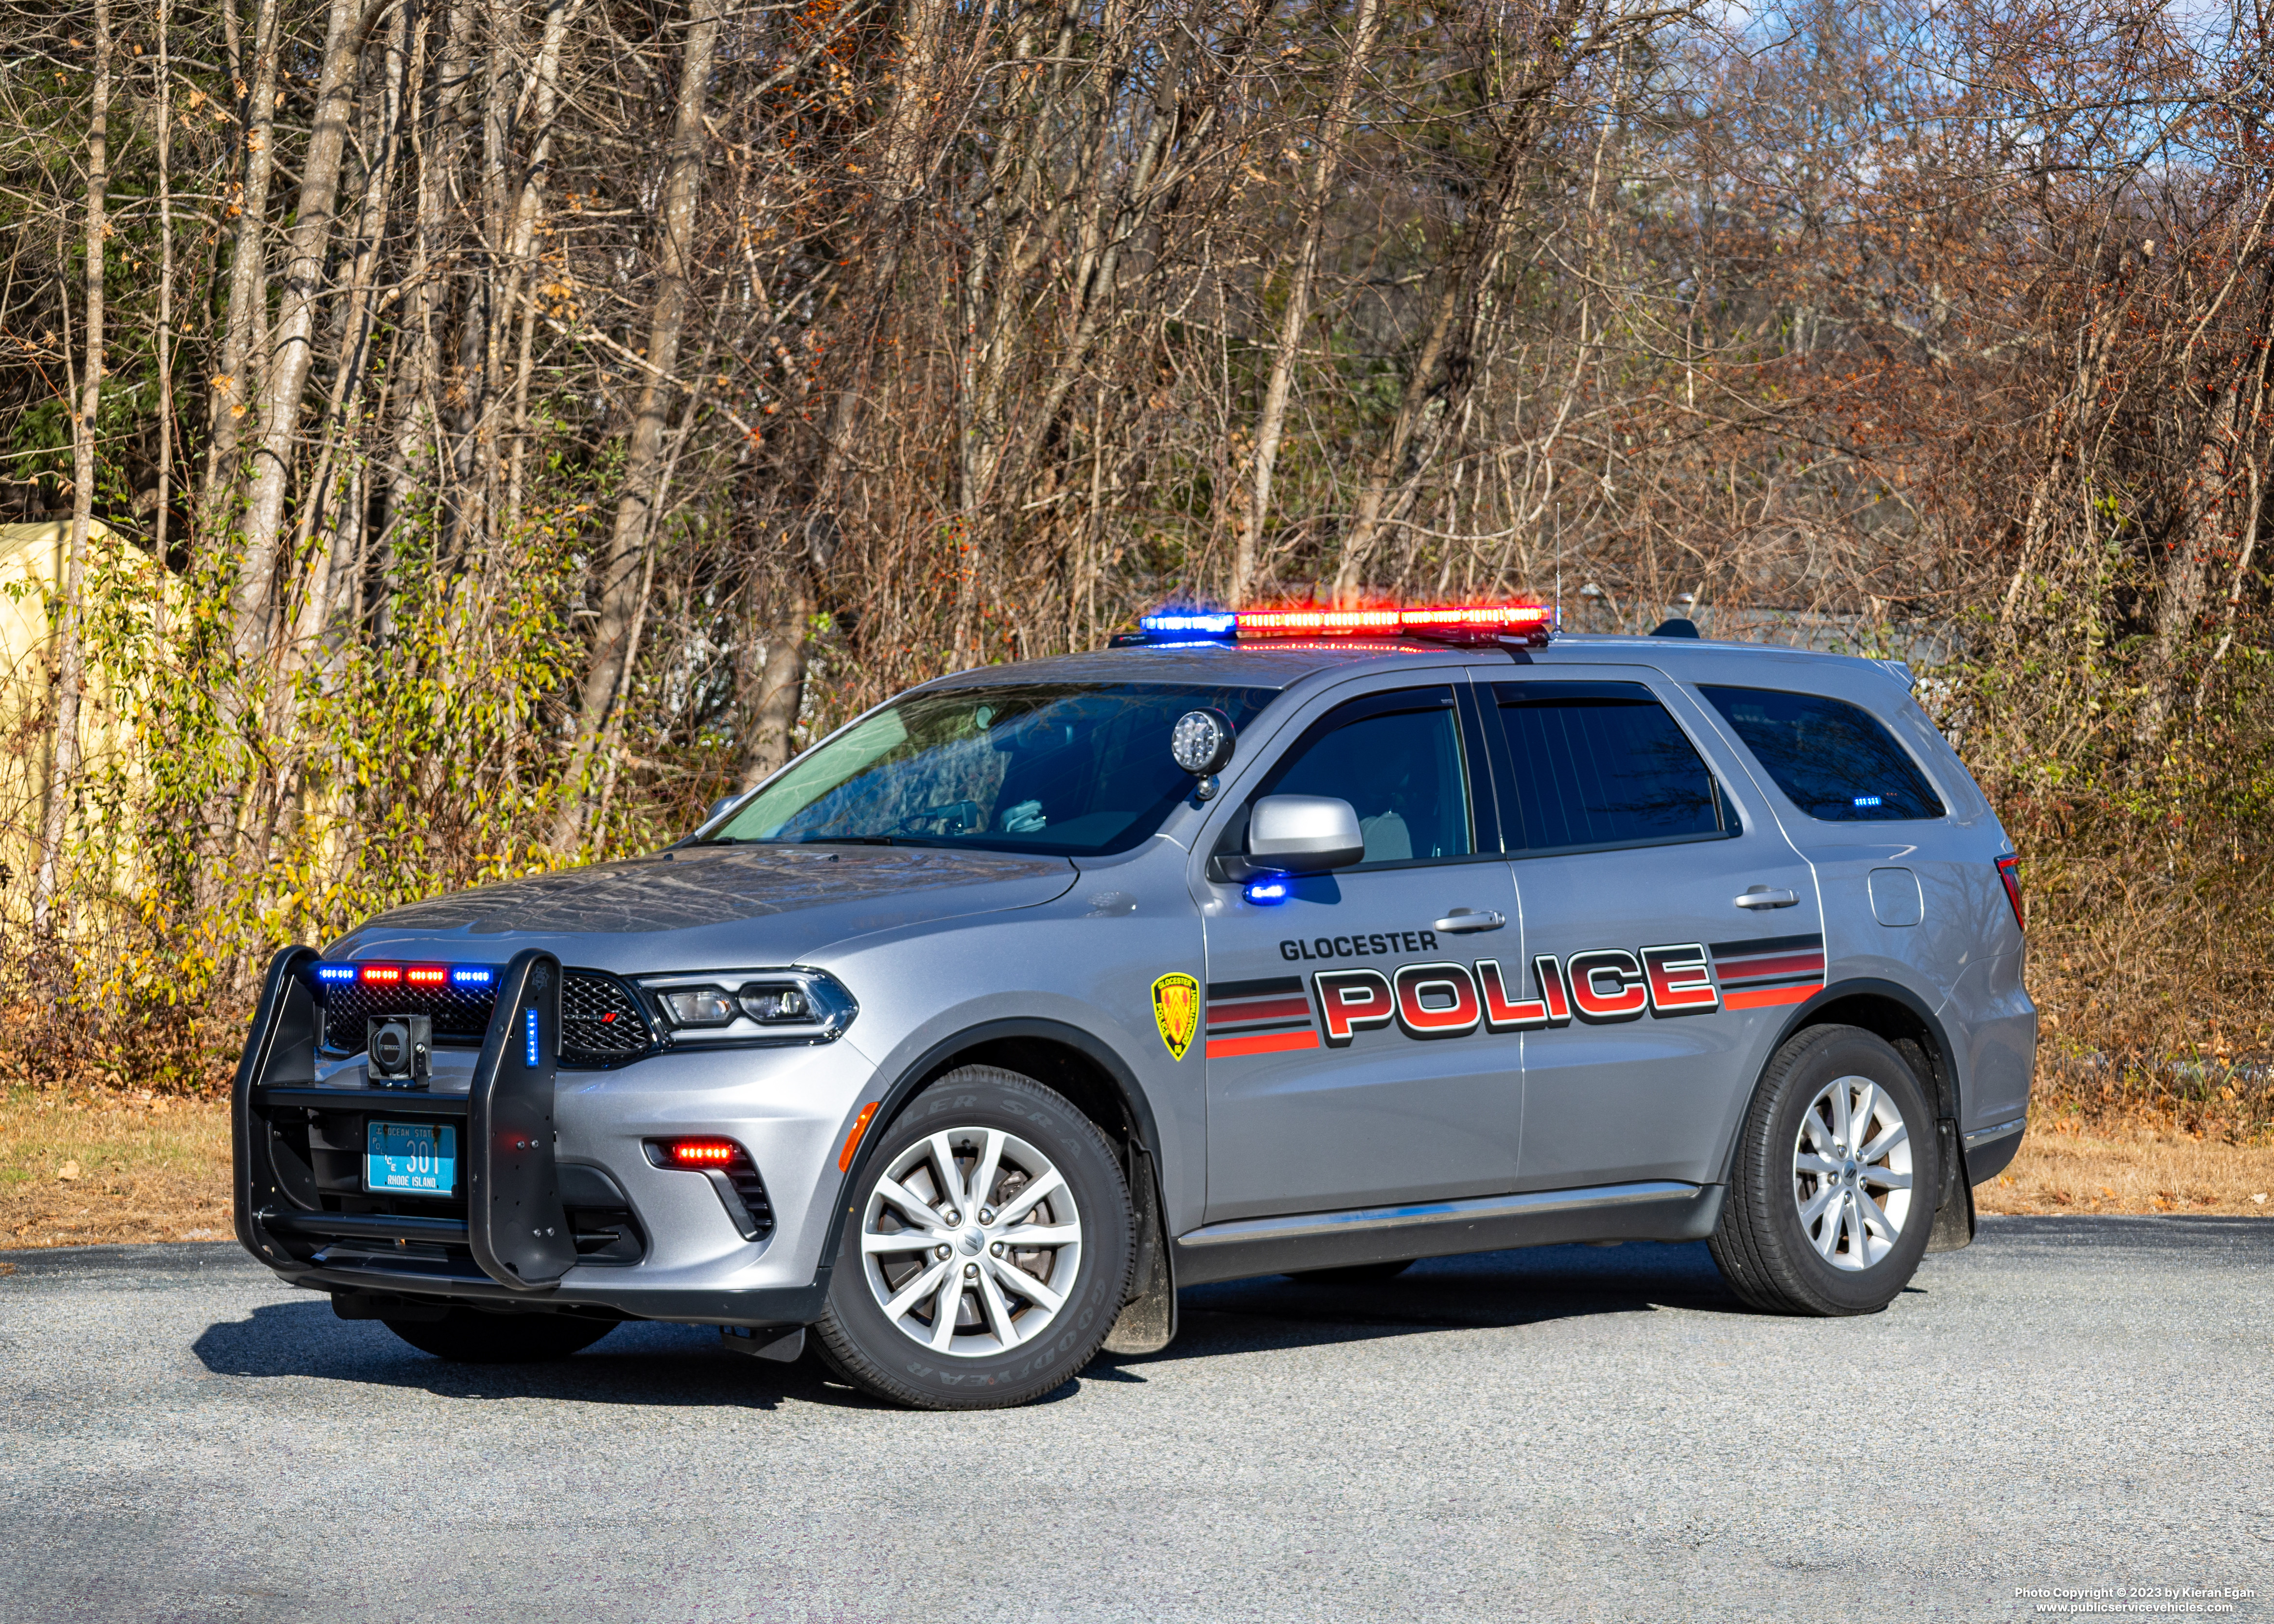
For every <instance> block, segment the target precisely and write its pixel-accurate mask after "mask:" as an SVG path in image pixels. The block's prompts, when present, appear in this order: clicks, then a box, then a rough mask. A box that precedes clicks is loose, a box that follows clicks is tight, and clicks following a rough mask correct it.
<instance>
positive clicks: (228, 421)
mask: <svg viewBox="0 0 2274 1624" xmlns="http://www.w3.org/2000/svg"><path fill="white" fill-rule="evenodd" d="M227 3H228V4H230V6H231V7H232V8H233V7H234V4H235V0H227ZM279 9H280V0H260V9H259V10H258V11H256V12H255V13H254V15H253V23H252V87H251V89H250V90H249V91H248V93H247V99H246V101H245V112H244V117H243V121H242V127H243V130H244V140H245V149H244V150H245V162H244V167H243V169H241V170H240V171H239V174H240V181H239V186H240V192H239V196H238V198H237V245H236V249H235V252H232V253H231V255H230V265H229V313H228V315H227V317H226V318H225V320H224V322H223V325H222V345H221V377H220V379H218V380H215V385H214V389H213V423H212V425H211V431H210V432H211V435H212V438H211V439H210V440H208V441H207V447H206V479H205V490H204V492H203V494H202V495H201V496H200V500H199V503H198V508H199V513H198V531H199V534H200V536H201V537H219V536H220V535H222V533H223V532H224V531H225V530H227V529H228V510H229V507H230V500H231V499H232V498H233V496H234V495H235V493H236V491H237V445H238V430H239V427H240V424H241V419H242V418H243V417H245V413H246V412H247V411H248V410H251V408H250V406H249V405H248V403H247V402H250V401H251V400H252V395H253V389H254V380H253V379H252V378H251V377H250V376H248V375H247V372H246V369H247V368H248V367H249V366H251V365H252V359H253V355H254V338H255V335H256V334H257V333H258V331H259V329H260V327H261V326H262V320H261V318H262V314H263V312H264V311H265V308H266V305H267V297H268V295H267V274H266V272H267V237H266V229H267V215H268V181H269V177H270V176H271V175H272V174H273V173H274V172H275V147H276V56H277V45H276V33H277V15H276V14H277V11H278V10H279Z"/></svg>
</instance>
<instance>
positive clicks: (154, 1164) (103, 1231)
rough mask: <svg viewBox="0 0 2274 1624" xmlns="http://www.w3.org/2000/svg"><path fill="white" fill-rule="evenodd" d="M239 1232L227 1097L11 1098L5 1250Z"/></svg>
mask: <svg viewBox="0 0 2274 1624" xmlns="http://www.w3.org/2000/svg"><path fill="white" fill-rule="evenodd" d="M233 1232H234V1231H233V1229H232V1225H231V1221H230V1138H229V1106H228V1103H227V1102H226V1101H184V1100H168V1099H163V1098H160V1099H152V1100H136V1099H124V1098H119V1097H116V1096H108V1095H99V1094H98V1095H87V1094H70V1095H64V1094H46V1093H43V1094H34V1093H31V1092H29V1091H26V1090H19V1091H16V1092H14V1093H12V1094H10V1095H9V1096H8V1097H7V1098H6V1099H5V1100H0V1250H7V1249H12V1248H28V1247H35V1246H87V1245H96V1244H105V1243H109V1242H117V1241H177V1240H226V1239H228V1238H229V1237H230V1235H231V1234H232V1233H233Z"/></svg>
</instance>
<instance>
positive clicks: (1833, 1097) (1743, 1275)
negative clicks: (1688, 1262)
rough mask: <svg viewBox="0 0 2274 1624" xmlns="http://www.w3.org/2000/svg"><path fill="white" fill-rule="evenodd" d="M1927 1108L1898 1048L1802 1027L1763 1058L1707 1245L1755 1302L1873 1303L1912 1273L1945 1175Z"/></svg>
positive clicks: (1819, 1309) (1767, 1305) (1845, 1032)
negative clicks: (1718, 1215)
mask: <svg viewBox="0 0 2274 1624" xmlns="http://www.w3.org/2000/svg"><path fill="white" fill-rule="evenodd" d="M1936 1156H1937V1139H1936V1135H1935V1121H1934V1114H1933V1113H1932V1111H1931V1110H1930V1109H1928V1107H1927V1102H1926V1095H1925V1093H1924V1091H1923V1090H1922V1089H1921V1088H1920V1086H1919V1082H1918V1079H1916V1077H1914V1076H1913V1075H1912V1074H1911V1069H1910V1067H1909V1066H1908V1065H1906V1064H1904V1063H1903V1059H1902V1056H1901V1055H1899V1054H1897V1053H1896V1052H1895V1051H1894V1049H1892V1048H1891V1047H1889V1046H1888V1045H1887V1044H1886V1042H1884V1041H1881V1040H1880V1039H1879V1038H1877V1037H1875V1036H1873V1035H1872V1034H1871V1033H1868V1032H1865V1031H1864V1030H1863V1029H1862V1028H1860V1027H1856V1026H1811V1027H1810V1028H1809V1029H1808V1030H1807V1031H1805V1032H1802V1033H1800V1034H1797V1035H1796V1036H1795V1037H1794V1038H1792V1039H1791V1040H1790V1041H1788V1042H1787V1043H1786V1044H1785V1045H1784V1047H1783V1048H1781V1049H1778V1050H1777V1052H1776V1054H1775V1056H1773V1058H1772V1059H1771V1060H1770V1061H1769V1064H1768V1069H1767V1071H1765V1072H1764V1073H1762V1076H1761V1084H1760V1087H1759V1089H1758V1092H1757V1093H1756V1094H1754V1096H1753V1103H1752V1107H1751V1109H1750V1110H1749V1111H1748V1112H1747V1113H1746V1116H1745V1125H1744V1128H1743V1132H1742V1133H1741V1134H1740V1135H1739V1138H1738V1141H1737V1154H1736V1159H1735V1161H1734V1162H1733V1163H1732V1165H1731V1167H1730V1169H1729V1192H1728V1199H1727V1200H1725V1201H1724V1202H1723V1204H1722V1207H1721V1222H1720V1224H1719V1225H1718V1226H1717V1227H1716V1228H1715V1229H1714V1231H1713V1237H1712V1238H1711V1239H1710V1240H1709V1241H1708V1242H1707V1243H1706V1244H1707V1246H1708V1248H1709V1249H1710V1250H1711V1251H1712V1252H1713V1261H1714V1262H1715V1263H1716V1264H1718V1265H1719V1266H1720V1267H1721V1274H1722V1278H1724V1279H1725V1280H1727V1281H1728V1283H1729V1287H1730V1289H1732V1290H1734V1291H1735V1292H1736V1294H1737V1295H1738V1296H1739V1297H1743V1299H1744V1300H1745V1301H1746V1302H1747V1303H1749V1304H1751V1305H1752V1306H1753V1307H1755V1308H1761V1309H1766V1310H1768V1311H1769V1312H1772V1313H1787V1314H1869V1313H1877V1312H1879V1310H1880V1309H1883V1308H1885V1307H1886V1305H1887V1304H1889V1303H1891V1302H1893V1301H1894V1299H1895V1295H1896V1293H1898V1292H1900V1291H1901V1289H1903V1287H1904V1286H1905V1285H1907V1284H1908V1283H1909V1281H1910V1277H1911V1273H1912V1271H1913V1270H1915V1269H1916V1268H1917V1267H1918V1260H1919V1258H1920V1256H1921V1255H1922V1254H1923V1253H1924V1252H1925V1251H1926V1243H1927V1236H1928V1233H1929V1231H1931V1229H1933V1228H1934V1201H1935V1195H1936V1192H1938V1191H1939V1189H1940V1187H1941V1181H1940V1177H1939V1171H1940V1170H1939V1167H1938V1166H1937V1162H1936Z"/></svg>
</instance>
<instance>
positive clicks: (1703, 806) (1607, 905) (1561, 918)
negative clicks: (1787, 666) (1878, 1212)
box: [1479, 665, 1824, 1190]
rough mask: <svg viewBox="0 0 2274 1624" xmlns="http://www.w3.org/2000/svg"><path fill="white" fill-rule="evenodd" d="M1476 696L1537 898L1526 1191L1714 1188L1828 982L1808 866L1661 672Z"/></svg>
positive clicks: (1530, 921) (1539, 677) (1528, 909)
mask: <svg viewBox="0 0 2274 1624" xmlns="http://www.w3.org/2000/svg"><path fill="white" fill-rule="evenodd" d="M1479 691H1480V696H1482V695H1489V700H1488V703H1487V704H1486V706H1485V710H1486V711H1487V715H1488V718H1489V721H1488V725H1487V734H1488V737H1489V739H1490V741H1491V748H1493V750H1494V752H1495V761H1496V769H1497V772H1498V774H1499V781H1500V786H1501V790H1500V793H1499V795H1498V797H1497V799H1498V801H1499V804H1500V805H1501V807H1502V811H1503V816H1502V838H1503V840H1504V842H1505V844H1506V846H1507V847H1508V850H1509V852H1510V872H1511V875H1512V877H1513V881H1514V885H1515V889H1516V892H1517V902H1518V906H1519V907H1520V908H1521V910H1522V914H1523V927H1524V949H1523V951H1524V959H1525V964H1524V978H1525V986H1524V988H1523V990H1522V991H1521V992H1515V991H1511V992H1510V995H1509V996H1510V999H1511V1001H1512V1003H1513V1005H1514V1009H1513V1014H1514V1016H1515V1017H1516V1018H1520V1019H1522V1022H1523V1025H1524V1026H1525V1035H1524V1071H1525V1085H1524V1093H1525V1122H1524V1132H1523V1148H1522V1155H1521V1158H1520V1162H1519V1181H1518V1185H1517V1187H1518V1188H1520V1189H1526V1190H1553V1189H1565V1188H1576V1187H1581V1186H1587V1185H1597V1184H1625V1183H1634V1182H1641V1181H1648V1180H1660V1179H1671V1180H1680V1181H1683V1182H1687V1183H1692V1184H1702V1183H1706V1182H1707V1181H1709V1180H1710V1179H1712V1178H1713V1177H1715V1176H1716V1174H1717V1173H1718V1171H1719V1167H1720V1162H1721V1155H1722V1152H1723V1151H1724V1149H1725V1147H1727V1145H1728V1139H1729V1135H1730V1133H1731V1132H1733V1131H1734V1128H1735V1124H1736V1118H1737V1115H1738V1113H1740V1112H1741V1111H1742V1110H1743V1108H1744V1104H1745V1101H1746V1100H1747V1098H1748V1097H1749V1095H1750V1092H1751V1086H1752V1083H1753V1080H1754V1078H1755V1075H1756V1073H1757V1072H1758V1069H1759V1066H1760V1064H1761V1063H1762V1059H1763V1057H1764V1056H1765V1055H1766V1052H1767V1049H1768V1046H1769V1044H1770V1043H1771V1042H1772V1041H1773V1038H1774V1034H1775V1033H1776V1031H1777V1030H1778V1029H1779V1028H1780V1027H1781V1025H1782V1023H1783V1020H1784V1017H1785V1013H1786V1011H1787V1009H1788V1007H1789V1006H1790V1005H1792V1004H1797V1003H1800V1002H1802V1001H1803V1000H1804V999H1806V998H1807V997H1809V996H1811V994H1813V993H1814V992H1816V991H1817V990H1818V989H1819V988H1821V987H1822V986H1823V984H1824V937H1823V924H1822V921H1821V918H1820V916H1819V914H1818V901H1817V892H1816V886H1815V883H1814V878H1813V876H1812V875H1811V871H1810V868H1809V866H1808V864H1807V862H1806V861H1804V860H1803V859H1802V857H1801V856H1800V854H1799V853H1797V852H1796V851H1795V850H1794V849H1793V847H1792V845H1791V843H1790V842H1789V841H1788V840H1787V839H1786V838H1785V836H1784V833H1783V831H1782V830H1781V828H1780V827H1779V825H1778V823H1777V821H1776V820H1775V819H1774V818H1773V817H1772V816H1769V814H1768V808H1767V807H1766V804H1765V803H1764V802H1763V801H1761V799H1760V797H1759V793H1758V790H1757V789H1756V788H1755V787H1754V786H1753V784H1752V782H1751V778H1750V776H1749V775H1748V774H1747V773H1745V772H1744V771H1743V770H1742V768H1740V767H1739V765H1738V764H1737V763H1736V760H1735V759H1734V757H1732V756H1730V754H1729V753H1728V747H1727V745H1726V744H1725V743H1724V742H1723V741H1721V739H1720V738H1719V737H1718V735H1716V734H1715V733H1713V731H1712V730H1710V729H1708V728H1706V727H1704V726H1698V723H1699V722H1700V721H1702V718H1698V717H1696V716H1694V714H1693V707H1692V706H1691V705H1690V703H1688V702H1687V700H1686V699H1685V698H1683V696H1682V695H1680V693H1679V691H1678V690H1677V689H1676V688H1675V686H1674V685H1673V684H1672V683H1671V682H1669V681H1668V680H1667V679H1666V678H1665V677H1664V676H1663V675H1661V674H1660V673H1658V672H1656V671H1653V670H1650V669H1648V668H1645V667H1641V666H1604V665H1591V666H1587V667H1585V668H1581V669H1567V670H1562V671H1550V670H1537V669H1535V670H1533V671H1531V672H1527V673H1525V674H1524V675H1523V676H1521V677H1519V678H1517V679H1515V680H1506V681H1498V682H1494V683H1490V684H1488V685H1487V684H1480V685H1479ZM1511 968H1512V967H1511Z"/></svg>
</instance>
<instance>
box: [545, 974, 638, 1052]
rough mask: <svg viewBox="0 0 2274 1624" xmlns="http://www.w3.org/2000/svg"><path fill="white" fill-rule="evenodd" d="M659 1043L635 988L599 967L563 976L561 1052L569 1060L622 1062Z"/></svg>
mask: <svg viewBox="0 0 2274 1624" xmlns="http://www.w3.org/2000/svg"><path fill="white" fill-rule="evenodd" d="M654 1047H655V1030H654V1028H653V1027H651V1026H649V1025H648V1022H647V1017H646V1015H645V1014H644V1013H643V1012H642V1011H641V1009H640V1006H639V1000H638V999H636V998H635V997H633V996H632V994H631V989H629V988H628V987H626V986H625V985H624V984H623V983H622V982H621V981H618V980H617V979H616V978H615V977H614V976H613V975H606V974H602V973H601V972H599V971H598V970H570V971H568V972H566V973H565V974H562V976H561V1059H562V1061H564V1062H565V1063H567V1064H569V1065H583V1066H608V1065H620V1064H622V1063H623V1062H625V1061H627V1060H636V1059H637V1058H639V1056H642V1055H644V1054H645V1053H647V1051H648V1050H650V1049H653V1048H654Z"/></svg>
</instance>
